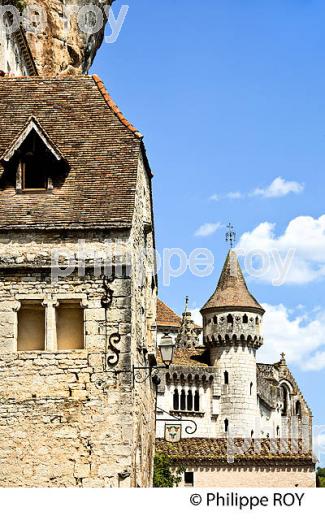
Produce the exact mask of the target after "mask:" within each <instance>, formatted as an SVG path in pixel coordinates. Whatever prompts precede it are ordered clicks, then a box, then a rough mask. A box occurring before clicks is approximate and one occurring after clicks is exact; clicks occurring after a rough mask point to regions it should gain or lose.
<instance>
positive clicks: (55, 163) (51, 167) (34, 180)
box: [1, 117, 67, 193]
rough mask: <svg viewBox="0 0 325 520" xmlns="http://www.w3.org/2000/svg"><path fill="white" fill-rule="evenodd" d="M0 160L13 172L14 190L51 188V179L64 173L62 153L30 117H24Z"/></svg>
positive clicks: (64, 162) (65, 168)
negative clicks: (13, 139) (21, 127)
mask: <svg viewBox="0 0 325 520" xmlns="http://www.w3.org/2000/svg"><path fill="white" fill-rule="evenodd" d="M1 162H2V163H4V164H5V166H6V167H7V169H8V170H9V171H12V172H16V174H15V175H16V179H15V180H16V192H17V193H21V192H30V191H35V192H38V191H48V190H51V189H52V188H53V179H55V178H57V177H60V176H61V177H62V174H63V175H65V174H66V173H67V163H66V161H65V160H64V159H63V156H62V154H61V153H60V151H59V150H58V149H57V147H56V146H55V145H54V144H53V143H52V142H51V140H50V138H49V136H48V135H47V134H46V132H45V130H44V129H43V128H42V127H41V125H40V123H39V122H38V121H37V120H36V119H35V118H34V117H31V118H30V119H29V120H28V122H27V125H26V126H25V128H24V129H23V130H22V132H21V133H20V134H19V135H18V136H17V137H16V139H15V141H14V143H13V144H11V146H10V148H9V149H8V150H7V151H6V152H5V153H4V155H3V156H2V157H1Z"/></svg>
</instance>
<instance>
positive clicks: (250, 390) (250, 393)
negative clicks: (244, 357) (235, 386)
mask: <svg viewBox="0 0 325 520" xmlns="http://www.w3.org/2000/svg"><path fill="white" fill-rule="evenodd" d="M253 387H254V383H251V384H250V385H249V395H253Z"/></svg>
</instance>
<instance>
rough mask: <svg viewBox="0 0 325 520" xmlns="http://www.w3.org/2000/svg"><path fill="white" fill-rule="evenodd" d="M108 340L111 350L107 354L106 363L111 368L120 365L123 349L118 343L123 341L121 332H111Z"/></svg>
mask: <svg viewBox="0 0 325 520" xmlns="http://www.w3.org/2000/svg"><path fill="white" fill-rule="evenodd" d="M108 341H109V352H108V353H107V355H106V364H107V366H109V367H110V368H114V367H116V365H118V363H119V360H120V353H121V351H120V350H119V349H118V348H117V345H118V344H119V343H120V341H121V334H119V333H118V332H115V333H114V334H111V335H110V337H109V340H108Z"/></svg>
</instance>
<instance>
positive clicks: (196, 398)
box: [194, 390, 200, 412]
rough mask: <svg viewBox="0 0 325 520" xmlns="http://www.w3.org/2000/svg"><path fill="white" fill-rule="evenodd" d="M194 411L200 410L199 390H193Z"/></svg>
mask: <svg viewBox="0 0 325 520" xmlns="http://www.w3.org/2000/svg"><path fill="white" fill-rule="evenodd" d="M194 411H195V412H199V411H200V394H199V391H198V390H196V391H195V395H194Z"/></svg>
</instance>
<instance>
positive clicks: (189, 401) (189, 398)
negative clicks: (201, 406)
mask: <svg viewBox="0 0 325 520" xmlns="http://www.w3.org/2000/svg"><path fill="white" fill-rule="evenodd" d="M187 409H188V411H189V412H191V411H192V410H193V394H192V390H189V391H188V394H187Z"/></svg>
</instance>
